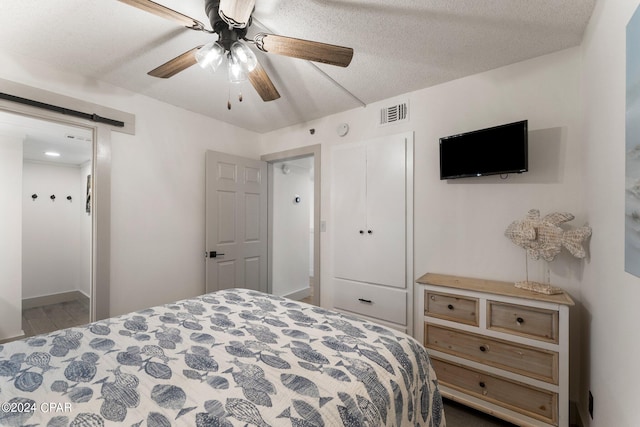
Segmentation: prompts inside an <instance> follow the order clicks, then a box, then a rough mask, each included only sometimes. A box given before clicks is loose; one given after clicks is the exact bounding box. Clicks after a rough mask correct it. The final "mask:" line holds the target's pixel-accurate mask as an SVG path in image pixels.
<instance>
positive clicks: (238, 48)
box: [230, 42, 258, 73]
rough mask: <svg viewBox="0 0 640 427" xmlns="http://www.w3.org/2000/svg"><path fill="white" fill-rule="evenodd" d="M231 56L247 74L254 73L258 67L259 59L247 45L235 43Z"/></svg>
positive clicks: (232, 46)
mask: <svg viewBox="0 0 640 427" xmlns="http://www.w3.org/2000/svg"><path fill="white" fill-rule="evenodd" d="M230 51H231V56H232V57H233V58H235V60H236V61H237V62H238V63H239V64H240V66H241V67H242V68H243V70H244V72H245V73H250V72H252V71H253V70H254V69H255V68H256V65H258V58H256V55H255V54H254V53H253V52H252V51H251V49H249V47H247V45H245V44H243V43H240V42H235V43H233V44H232V45H231V49H230Z"/></svg>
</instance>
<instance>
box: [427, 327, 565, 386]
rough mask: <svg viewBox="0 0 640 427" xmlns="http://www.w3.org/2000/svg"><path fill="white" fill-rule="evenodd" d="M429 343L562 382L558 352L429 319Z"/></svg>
mask: <svg viewBox="0 0 640 427" xmlns="http://www.w3.org/2000/svg"><path fill="white" fill-rule="evenodd" d="M424 343H425V347H427V348H430V349H434V350H438V351H441V352H443V353H448V354H452V355H454V356H458V357H462V358H464V359H469V360H473V361H475V362H479V363H483V364H487V365H491V366H495V367H496V368H501V369H505V370H508V371H511V372H515V373H518V374H522V375H526V376H528V377H531V378H536V379H539V380H542V381H546V382H549V383H552V384H558V353H556V352H553V351H547V350H542V349H539V348H535V347H530V346H526V345H521V344H516V343H513V342H508V341H503V340H499V339H495V338H490V337H486V336H483V335H478V334H473V333H470V332H463V331H458V330H456V329H451V328H445V327H442V326H436V325H431V324H428V323H425V329H424Z"/></svg>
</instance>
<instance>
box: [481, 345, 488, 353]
mask: <svg viewBox="0 0 640 427" xmlns="http://www.w3.org/2000/svg"><path fill="white" fill-rule="evenodd" d="M480 351H481V352H483V353H484V352H485V351H487V347H485V346H483V345H481V346H480Z"/></svg>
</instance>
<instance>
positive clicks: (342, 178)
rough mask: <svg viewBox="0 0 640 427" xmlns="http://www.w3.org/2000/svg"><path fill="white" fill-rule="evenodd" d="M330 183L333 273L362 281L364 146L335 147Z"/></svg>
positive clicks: (364, 207) (364, 196)
mask: <svg viewBox="0 0 640 427" xmlns="http://www.w3.org/2000/svg"><path fill="white" fill-rule="evenodd" d="M331 161H332V163H333V166H332V169H333V173H332V177H333V182H332V185H331V196H332V197H331V204H332V207H331V209H332V210H333V212H334V216H333V218H334V225H333V226H334V233H333V236H334V258H333V259H334V276H335V277H338V278H343V279H353V280H363V271H365V270H366V265H367V263H366V262H365V258H364V256H363V255H364V248H365V244H366V240H367V239H366V238H365V237H366V218H365V214H366V171H365V168H366V148H365V145H364V144H356V145H353V144H351V145H348V146H342V147H335V148H334V150H333V156H332V158H331Z"/></svg>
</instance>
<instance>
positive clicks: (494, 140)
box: [440, 120, 529, 179]
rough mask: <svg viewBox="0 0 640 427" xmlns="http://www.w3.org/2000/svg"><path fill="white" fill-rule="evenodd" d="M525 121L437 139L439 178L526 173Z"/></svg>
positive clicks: (526, 139)
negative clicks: (438, 145) (438, 141)
mask: <svg viewBox="0 0 640 427" xmlns="http://www.w3.org/2000/svg"><path fill="white" fill-rule="evenodd" d="M527 141H528V138H527V120H523V121H520V122H515V123H509V124H506V125H501V126H496V127H492V128H487V129H481V130H476V131H473V132H467V133H462V134H458V135H451V136H446V137H443V138H440V179H453V178H465V177H470V176H484V175H497V174H509V173H522V172H526V171H527V170H528V167H529V165H528V157H527Z"/></svg>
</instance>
